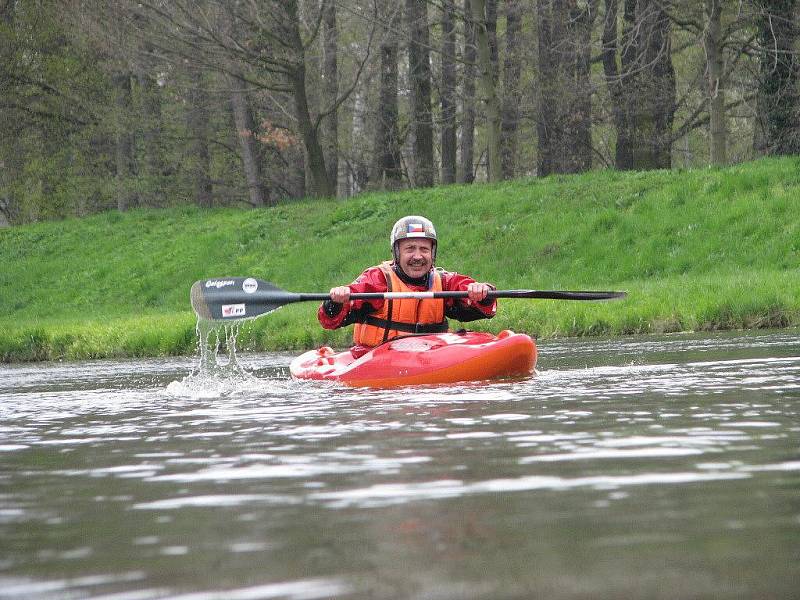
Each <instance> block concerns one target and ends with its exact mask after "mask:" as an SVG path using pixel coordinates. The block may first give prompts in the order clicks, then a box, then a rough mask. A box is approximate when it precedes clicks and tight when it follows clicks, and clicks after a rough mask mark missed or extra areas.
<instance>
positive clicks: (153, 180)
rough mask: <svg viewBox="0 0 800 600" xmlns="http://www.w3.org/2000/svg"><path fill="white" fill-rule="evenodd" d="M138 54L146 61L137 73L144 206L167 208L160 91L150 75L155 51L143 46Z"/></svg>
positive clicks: (142, 200) (151, 47)
mask: <svg viewBox="0 0 800 600" xmlns="http://www.w3.org/2000/svg"><path fill="white" fill-rule="evenodd" d="M139 52H140V54H141V56H143V57H144V58H143V59H142V60H143V63H142V64H140V65H139V67H138V68H137V73H136V80H137V83H138V84H139V85H138V92H139V94H138V97H139V106H138V109H139V110H138V112H139V115H140V116H139V123H138V125H139V127H138V129H139V130H140V132H141V139H142V150H143V153H144V156H143V159H142V168H141V172H140V173H139V177H140V179H142V180H143V181H142V184H143V185H142V186H141V187H142V190H143V194H142V198H141V202H142V204H144V205H145V206H150V207H154V208H159V207H163V206H164V202H165V200H166V198H165V196H164V181H163V180H164V148H163V143H162V139H161V132H162V131H163V123H162V117H161V100H162V99H161V88H160V87H159V86H158V82H157V81H156V78H155V77H153V75H152V74H151V73H150V71H151V70H152V69H153V68H154V67H153V65H154V64H155V60H154V48H153V45H152V44H151V43H150V42H147V41H145V42H143V43H141V44H140V48H139Z"/></svg>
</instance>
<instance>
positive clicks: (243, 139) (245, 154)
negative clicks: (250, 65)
mask: <svg viewBox="0 0 800 600" xmlns="http://www.w3.org/2000/svg"><path fill="white" fill-rule="evenodd" d="M228 82H229V84H230V86H231V108H232V110H233V120H234V123H235V124H236V138H237V139H238V140H239V150H240V153H241V157H242V167H243V168H244V174H245V179H246V181H247V192H248V197H249V199H250V204H251V205H252V206H254V207H259V206H264V205H266V204H268V203H270V199H269V190H268V188H267V187H266V186H265V185H264V178H263V175H262V173H261V152H260V150H259V148H258V142H257V141H256V139H255V129H256V125H255V122H254V119H253V113H252V111H251V109H250V105H249V103H248V101H247V97H246V96H245V90H244V85H243V83H242V81H241V79H239V78H237V77H235V76H231V77H229V78H228Z"/></svg>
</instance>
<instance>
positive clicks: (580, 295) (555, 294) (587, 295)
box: [489, 290, 628, 300]
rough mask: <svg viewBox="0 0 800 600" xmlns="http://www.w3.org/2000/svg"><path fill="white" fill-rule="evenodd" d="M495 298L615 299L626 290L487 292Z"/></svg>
mask: <svg viewBox="0 0 800 600" xmlns="http://www.w3.org/2000/svg"><path fill="white" fill-rule="evenodd" d="M489 295H490V296H494V297H495V298H541V299H544V300H616V299H620V298H625V297H626V296H627V295H628V293H627V292H594V291H567V290H563V291H562V290H498V291H496V292H489Z"/></svg>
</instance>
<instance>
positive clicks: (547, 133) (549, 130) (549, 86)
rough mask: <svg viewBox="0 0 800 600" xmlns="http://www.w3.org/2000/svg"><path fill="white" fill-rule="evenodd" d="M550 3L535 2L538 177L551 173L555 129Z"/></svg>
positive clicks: (542, 0)
mask: <svg viewBox="0 0 800 600" xmlns="http://www.w3.org/2000/svg"><path fill="white" fill-rule="evenodd" d="M549 2H550V0H537V2H536V17H537V19H536V25H537V33H538V49H537V50H538V59H539V69H538V72H537V81H538V92H539V94H538V102H537V104H538V111H537V119H536V139H537V142H538V148H537V165H536V174H537V175H539V176H540V177H543V176H545V175H549V174H550V173H551V172H552V171H553V148H552V146H553V144H552V137H553V135H552V134H553V129H554V127H555V119H556V114H555V102H556V83H555V81H554V77H555V70H556V69H555V66H554V65H553V57H552V53H551V51H550V50H551V48H552V46H553V40H552V25H551V14H550V6H549Z"/></svg>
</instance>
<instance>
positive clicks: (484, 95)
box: [471, 0, 502, 181]
mask: <svg viewBox="0 0 800 600" xmlns="http://www.w3.org/2000/svg"><path fill="white" fill-rule="evenodd" d="M471 8H472V15H471V16H472V22H473V26H474V27H475V42H476V46H477V49H478V73H479V77H478V82H479V84H480V88H481V101H482V102H483V106H484V111H485V114H486V154H487V158H488V168H487V174H488V177H487V179H488V180H489V181H500V180H501V179H502V169H501V166H500V164H501V160H500V101H499V100H498V98H497V90H496V88H495V75H494V66H493V63H492V54H491V47H490V45H489V33H488V31H487V26H486V2H485V0H471Z"/></svg>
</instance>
